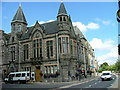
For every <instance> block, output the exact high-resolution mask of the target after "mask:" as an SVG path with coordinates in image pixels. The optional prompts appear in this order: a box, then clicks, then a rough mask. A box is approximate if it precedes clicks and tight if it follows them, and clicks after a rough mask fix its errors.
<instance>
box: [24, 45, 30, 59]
mask: <svg viewBox="0 0 120 90" xmlns="http://www.w3.org/2000/svg"><path fill="white" fill-rule="evenodd" d="M28 58H29V46H28V44H26V45H24V60H26V59H28Z"/></svg>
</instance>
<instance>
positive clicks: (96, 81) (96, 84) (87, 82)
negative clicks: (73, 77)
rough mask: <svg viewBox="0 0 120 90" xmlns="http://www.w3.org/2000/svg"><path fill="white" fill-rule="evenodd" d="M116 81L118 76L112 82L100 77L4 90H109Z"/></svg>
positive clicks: (13, 85)
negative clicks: (32, 89)
mask: <svg viewBox="0 0 120 90" xmlns="http://www.w3.org/2000/svg"><path fill="white" fill-rule="evenodd" d="M115 80H116V76H113V80H111V81H101V79H100V78H99V77H96V78H95V77H90V78H87V79H84V80H81V81H74V82H73V81H72V82H60V83H40V82H39V83H33V84H3V86H2V88H3V90H6V89H7V90H9V89H8V88H12V89H13V88H34V89H35V88H36V89H37V88H39V89H40V90H41V89H43V88H47V89H52V90H56V89H58V90H59V89H60V90H64V89H65V90H66V88H70V89H72V90H73V88H76V89H77V88H78V89H79V90H86V89H88V88H92V89H93V88H94V90H96V88H97V89H98V88H104V90H108V89H107V88H108V87H110V86H111V85H112V84H113V83H114V82H115ZM100 90H101V89H100Z"/></svg>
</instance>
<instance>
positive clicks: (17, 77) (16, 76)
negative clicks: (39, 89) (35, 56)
mask: <svg viewBox="0 0 120 90" xmlns="http://www.w3.org/2000/svg"><path fill="white" fill-rule="evenodd" d="M30 80H33V81H35V73H34V72H31V78H30V72H29V71H24V72H11V73H10V74H9V75H8V77H7V78H5V79H4V82H5V83H14V82H18V83H26V82H28V81H30Z"/></svg>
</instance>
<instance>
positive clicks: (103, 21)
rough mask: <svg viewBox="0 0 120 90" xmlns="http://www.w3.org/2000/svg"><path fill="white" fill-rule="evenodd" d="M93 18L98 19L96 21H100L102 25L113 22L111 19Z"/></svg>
mask: <svg viewBox="0 0 120 90" xmlns="http://www.w3.org/2000/svg"><path fill="white" fill-rule="evenodd" d="M95 20H96V21H98V22H100V23H102V24H104V25H110V24H113V23H112V21H111V20H102V19H100V18H96V19H95Z"/></svg>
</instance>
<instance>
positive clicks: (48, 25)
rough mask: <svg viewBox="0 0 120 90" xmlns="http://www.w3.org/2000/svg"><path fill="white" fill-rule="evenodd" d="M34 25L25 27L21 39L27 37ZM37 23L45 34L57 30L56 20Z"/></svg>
mask: <svg viewBox="0 0 120 90" xmlns="http://www.w3.org/2000/svg"><path fill="white" fill-rule="evenodd" d="M37 24H38V23H37ZM35 25H36V24H35ZM35 25H34V26H32V27H28V28H27V31H26V32H25V33H24V34H23V35H22V37H21V40H25V39H29V37H30V35H31V33H32V31H33V29H34V27H35ZM39 25H40V27H41V28H42V30H45V34H54V33H56V32H58V28H57V21H52V22H48V23H44V24H39Z"/></svg>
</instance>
